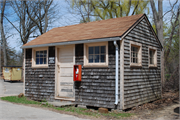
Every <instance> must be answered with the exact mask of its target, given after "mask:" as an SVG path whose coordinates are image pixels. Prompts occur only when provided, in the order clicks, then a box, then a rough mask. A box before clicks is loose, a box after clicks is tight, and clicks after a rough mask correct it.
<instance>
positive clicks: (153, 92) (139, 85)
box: [124, 18, 161, 109]
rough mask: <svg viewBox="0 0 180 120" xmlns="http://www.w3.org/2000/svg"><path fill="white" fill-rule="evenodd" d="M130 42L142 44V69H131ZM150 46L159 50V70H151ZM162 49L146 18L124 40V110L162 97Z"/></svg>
mask: <svg viewBox="0 0 180 120" xmlns="http://www.w3.org/2000/svg"><path fill="white" fill-rule="evenodd" d="M130 41H134V42H137V43H141V44H142V68H132V67H130ZM148 46H152V47H156V48H157V68H149V66H148V65H149V62H148V61H149V57H148V55H149V54H148ZM160 55H161V48H160V45H159V43H158V42H157V40H156V39H155V37H154V35H153V33H152V31H151V30H150V26H149V25H148V24H147V22H146V20H145V18H144V19H143V20H142V21H141V22H140V23H139V24H138V25H137V26H136V27H135V28H133V30H132V31H131V32H130V33H129V34H128V35H126V36H125V38H124V109H126V108H131V107H133V106H137V105H139V104H143V103H146V102H150V101H153V100H156V99H158V98H160V97H161V68H160Z"/></svg>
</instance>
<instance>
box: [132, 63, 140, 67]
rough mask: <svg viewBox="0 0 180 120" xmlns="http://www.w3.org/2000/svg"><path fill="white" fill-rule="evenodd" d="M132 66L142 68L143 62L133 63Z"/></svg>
mask: <svg viewBox="0 0 180 120" xmlns="http://www.w3.org/2000/svg"><path fill="white" fill-rule="evenodd" d="M130 67H131V68H142V64H140V63H131V64H130Z"/></svg>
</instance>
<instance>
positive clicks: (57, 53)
mask: <svg viewBox="0 0 180 120" xmlns="http://www.w3.org/2000/svg"><path fill="white" fill-rule="evenodd" d="M65 46H72V47H73V64H74V65H75V44H72V45H61V46H55V59H56V60H55V94H54V97H55V99H59V100H68V101H75V89H73V90H74V98H60V97H58V93H59V89H60V88H59V86H58V84H59V81H60V80H59V78H58V69H59V68H58V63H59V49H60V48H63V47H65ZM72 81H73V79H72Z"/></svg>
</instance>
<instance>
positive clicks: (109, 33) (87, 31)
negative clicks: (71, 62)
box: [22, 14, 145, 48]
mask: <svg viewBox="0 0 180 120" xmlns="http://www.w3.org/2000/svg"><path fill="white" fill-rule="evenodd" d="M143 16H145V14H139V15H133V16H127V17H120V18H113V19H107V20H101V21H94V22H89V23H81V24H77V25H71V26H65V27H58V28H53V29H52V30H50V31H48V32H46V33H44V34H43V35H41V36H39V37H37V38H36V39H34V40H32V41H30V42H28V43H26V44H25V45H23V46H22V48H30V47H35V46H40V45H44V44H47V46H48V44H52V43H62V42H72V41H82V40H92V39H100V38H101V39H102V38H111V37H121V36H122V35H123V34H124V33H125V32H126V31H128V30H129V29H130V28H131V27H132V26H133V25H134V24H135V23H136V22H137V21H138V20H139V19H140V18H142V17H143Z"/></svg>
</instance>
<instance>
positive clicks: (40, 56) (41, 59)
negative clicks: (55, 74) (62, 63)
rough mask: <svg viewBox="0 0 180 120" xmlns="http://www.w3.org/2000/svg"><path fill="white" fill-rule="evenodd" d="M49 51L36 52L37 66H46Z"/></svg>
mask: <svg viewBox="0 0 180 120" xmlns="http://www.w3.org/2000/svg"><path fill="white" fill-rule="evenodd" d="M46 58H47V50H44V51H36V65H39V64H46V63H47V62H46Z"/></svg>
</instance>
